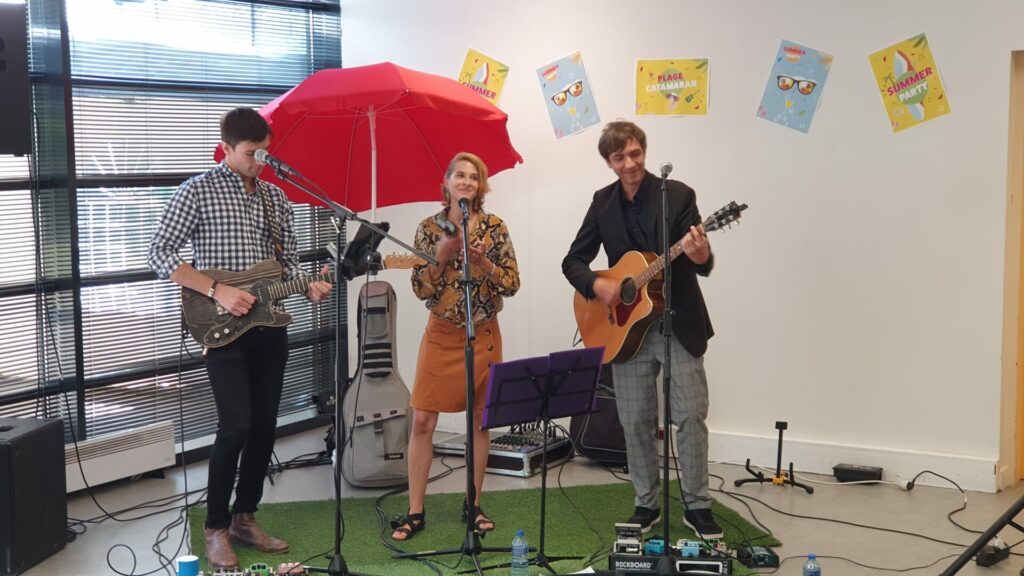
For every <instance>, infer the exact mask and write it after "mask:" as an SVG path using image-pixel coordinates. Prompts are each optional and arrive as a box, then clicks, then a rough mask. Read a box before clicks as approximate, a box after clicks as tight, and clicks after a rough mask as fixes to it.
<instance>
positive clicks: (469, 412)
mask: <svg viewBox="0 0 1024 576" xmlns="http://www.w3.org/2000/svg"><path fill="white" fill-rule="evenodd" d="M463 202H465V200H463ZM460 205H461V206H462V229H463V230H469V209H468V208H467V205H466V204H460ZM472 278H473V276H472V273H471V271H470V265H469V234H463V235H462V280H461V282H462V290H463V301H464V302H465V306H466V308H465V314H466V347H465V355H466V535H465V539H464V540H463V541H462V546H460V547H458V548H444V549H441V550H429V551H426V552H402V553H398V554H395V555H394V557H395V558H416V559H420V558H425V557H427V556H442V555H446V554H459V555H460V556H469V557H470V558H471V559H472V560H473V567H474V569H473V570H467V572H476V573H477V574H479V575H480V576H483V575H484V568H483V567H482V566H481V565H480V553H481V552H505V553H509V552H511V551H512V549H511V548H508V547H491V546H483V545H481V544H480V533H479V532H477V530H476V518H477V514H479V509H478V508H477V506H476V483H475V482H474V480H475V478H474V476H473V474H474V469H475V466H474V462H475V454H474V451H473V448H474V446H473V444H474V443H473V431H474V430H475V429H476V428H474V423H473V420H474V418H473V406H474V405H475V398H476V391H475V386H474V382H473V376H474V375H475V374H476V369H475V362H476V360H475V357H474V352H473V341H474V340H475V339H476V330H475V327H474V326H473V298H472V294H471V291H472Z"/></svg>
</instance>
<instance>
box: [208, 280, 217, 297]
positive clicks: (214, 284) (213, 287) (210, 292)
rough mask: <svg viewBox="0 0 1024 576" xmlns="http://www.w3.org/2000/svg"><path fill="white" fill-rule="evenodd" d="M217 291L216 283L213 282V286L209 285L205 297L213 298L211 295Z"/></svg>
mask: <svg viewBox="0 0 1024 576" xmlns="http://www.w3.org/2000/svg"><path fill="white" fill-rule="evenodd" d="M216 291H217V281H216V280H214V281H213V284H210V289H209V290H207V291H206V295H207V296H209V297H210V298H213V293H214V292H216Z"/></svg>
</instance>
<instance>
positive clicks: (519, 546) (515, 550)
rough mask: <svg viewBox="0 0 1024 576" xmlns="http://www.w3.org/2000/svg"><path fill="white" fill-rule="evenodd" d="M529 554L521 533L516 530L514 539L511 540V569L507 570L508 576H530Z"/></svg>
mask: <svg viewBox="0 0 1024 576" xmlns="http://www.w3.org/2000/svg"><path fill="white" fill-rule="evenodd" d="M529 552H530V548H529V546H527V545H526V538H525V537H523V531H522V530H517V531H516V537H515V538H513V539H512V568H511V570H509V576H529V575H530V559H529V558H528V555H529Z"/></svg>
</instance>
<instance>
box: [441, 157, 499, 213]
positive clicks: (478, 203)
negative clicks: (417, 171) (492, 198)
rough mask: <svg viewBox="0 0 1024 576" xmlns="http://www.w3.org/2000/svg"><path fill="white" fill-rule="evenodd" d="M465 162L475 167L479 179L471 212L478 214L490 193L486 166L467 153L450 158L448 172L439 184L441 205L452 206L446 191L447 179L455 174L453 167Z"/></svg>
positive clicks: (450, 198) (478, 158) (450, 197)
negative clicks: (485, 197)
mask: <svg viewBox="0 0 1024 576" xmlns="http://www.w3.org/2000/svg"><path fill="white" fill-rule="evenodd" d="M463 160H465V161H466V162H469V163H470V164H472V165H473V166H476V172H477V176H478V178H479V182H478V186H477V191H476V196H475V197H474V198H473V211H474V212H479V211H480V210H481V209H482V208H483V207H484V196H486V195H487V193H488V192H490V191H491V187H490V185H488V184H487V165H486V164H484V161H483V160H481V159H480V157H479V156H477V155H476V154H471V153H469V152H459V153H458V154H456V155H455V157H454V158H452V161H451V162H450V163H449V164H448V170H446V171H445V173H444V181H443V182H441V204H442V205H444V207H445V208H450V207H451V205H452V195H451V192H449V191H448V179H449V178H451V177H452V174H454V173H455V166H456V165H457V164H458V163H459V162H462V161H463Z"/></svg>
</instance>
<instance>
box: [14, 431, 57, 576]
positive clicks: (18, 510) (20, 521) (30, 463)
mask: <svg viewBox="0 0 1024 576" xmlns="http://www.w3.org/2000/svg"><path fill="white" fill-rule="evenodd" d="M64 480H65V479H64V426H63V423H62V422H61V420H46V419H36V418H0V575H3V576H15V575H16V574H21V573H22V572H25V571H26V570H28V569H29V568H31V567H32V566H35V565H36V564H38V563H40V562H42V561H43V560H45V559H47V558H49V557H50V556H52V555H53V554H54V553H56V552H58V551H60V550H61V549H63V548H64V544H65V542H66V541H67V523H68V501H67V493H66V491H65V490H66V487H65V483H64Z"/></svg>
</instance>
